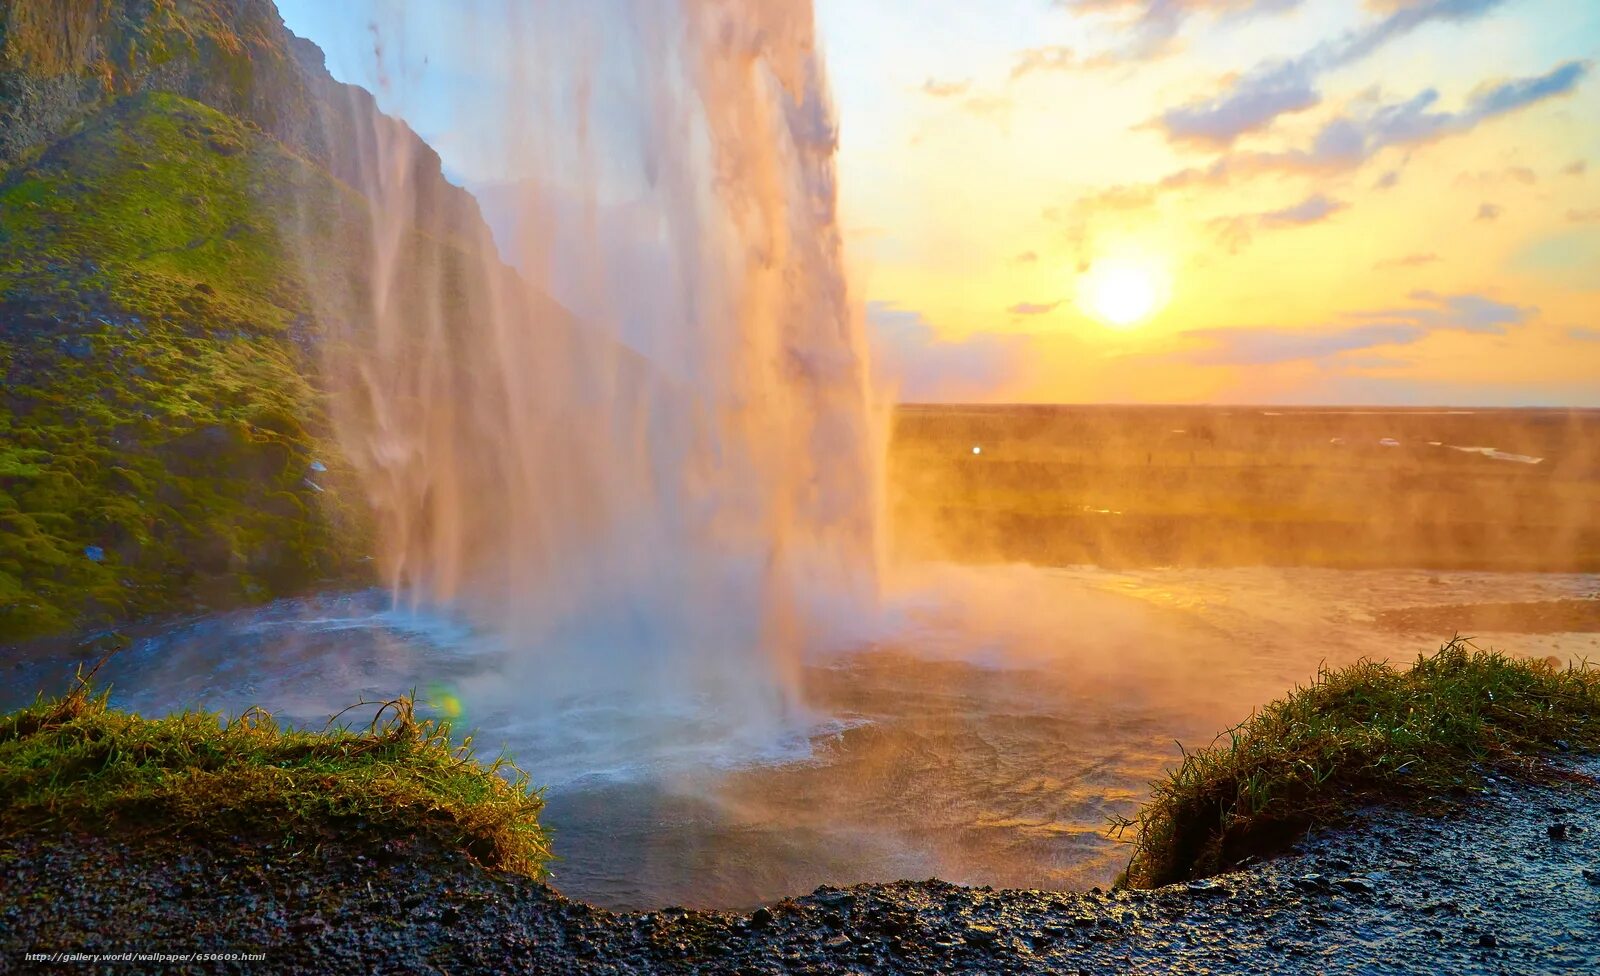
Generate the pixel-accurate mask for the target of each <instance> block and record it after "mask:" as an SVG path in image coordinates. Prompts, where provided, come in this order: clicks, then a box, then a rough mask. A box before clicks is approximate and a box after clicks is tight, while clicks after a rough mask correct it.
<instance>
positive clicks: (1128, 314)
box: [1078, 255, 1172, 329]
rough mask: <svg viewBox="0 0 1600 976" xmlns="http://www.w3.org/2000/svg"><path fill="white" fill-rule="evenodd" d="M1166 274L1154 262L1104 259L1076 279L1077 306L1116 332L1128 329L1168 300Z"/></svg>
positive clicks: (1152, 313)
mask: <svg viewBox="0 0 1600 976" xmlns="http://www.w3.org/2000/svg"><path fill="white" fill-rule="evenodd" d="M1171 291H1172V288H1171V283H1170V282H1169V280H1168V277H1167V274H1166V271H1165V270H1164V269H1163V268H1162V267H1161V265H1159V264H1158V263H1156V262H1155V261H1152V260H1149V259H1146V258H1139V257H1133V256H1126V255H1124V256H1115V257H1105V258H1101V259H1100V260H1098V261H1096V262H1095V263H1094V264H1093V265H1091V266H1090V268H1089V270H1088V271H1085V272H1084V273H1083V274H1082V275H1081V276H1079V278H1078V305H1079V307H1081V308H1082V309H1083V310H1084V311H1085V312H1087V313H1088V314H1090V315H1092V316H1094V317H1095V318H1097V319H1099V320H1100V321H1101V322H1104V323H1105V324H1106V325H1109V326H1111V327H1112V328H1115V329H1131V328H1133V327H1134V326H1136V325H1139V324H1140V323H1142V322H1144V321H1145V320H1147V319H1149V318H1150V317H1151V316H1152V315H1154V314H1156V313H1157V312H1159V311H1161V309H1162V308H1164V307H1165V306H1166V304H1167V301H1168V299H1169V298H1171Z"/></svg>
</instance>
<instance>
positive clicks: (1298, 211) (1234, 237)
mask: <svg viewBox="0 0 1600 976" xmlns="http://www.w3.org/2000/svg"><path fill="white" fill-rule="evenodd" d="M1346 206H1348V205H1347V204H1345V203H1344V202H1343V201H1340V200H1335V199H1333V198H1332V197H1329V196H1327V195H1326V194H1323V193H1314V194H1312V195H1311V196H1309V197H1306V198H1305V199H1304V200H1301V201H1300V202H1299V203H1296V204H1293V205H1292V206H1288V207H1284V208H1283V209H1281V210H1268V211H1266V212H1264V213H1255V214H1239V215H1235V216H1229V217H1216V218H1214V219H1212V220H1211V222H1210V225H1209V226H1210V227H1211V229H1212V230H1213V231H1215V232H1216V234H1217V239H1218V240H1219V241H1221V242H1222V244H1223V245H1224V246H1226V247H1227V248H1228V250H1229V251H1230V252H1232V253H1235V254H1237V253H1238V252H1239V251H1241V250H1243V249H1244V248H1245V247H1246V246H1247V245H1249V243H1250V241H1251V240H1252V239H1253V238H1254V237H1255V233H1256V231H1258V230H1270V229H1274V228H1281V227H1304V226H1306V225H1308V224H1315V223H1320V222H1321V221H1324V220H1327V219H1328V218H1329V217H1331V216H1333V215H1334V214H1336V213H1338V212H1339V211H1341V210H1343V209H1345V207H1346Z"/></svg>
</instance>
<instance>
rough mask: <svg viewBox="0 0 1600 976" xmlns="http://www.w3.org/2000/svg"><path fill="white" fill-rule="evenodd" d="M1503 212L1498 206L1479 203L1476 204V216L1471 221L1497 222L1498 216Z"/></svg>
mask: <svg viewBox="0 0 1600 976" xmlns="http://www.w3.org/2000/svg"><path fill="white" fill-rule="evenodd" d="M1504 212H1505V211H1504V210H1503V209H1502V208H1501V207H1500V205H1499V204H1495V203H1480V204H1478V216H1476V217H1474V218H1473V219H1474V220H1483V221H1491V220H1499V219H1500V215H1501V214H1502V213H1504Z"/></svg>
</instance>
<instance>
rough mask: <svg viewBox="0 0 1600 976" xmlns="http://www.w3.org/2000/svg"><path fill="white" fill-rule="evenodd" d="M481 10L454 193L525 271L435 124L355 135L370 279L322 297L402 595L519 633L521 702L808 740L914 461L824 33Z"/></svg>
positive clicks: (627, 11) (686, 8)
mask: <svg viewBox="0 0 1600 976" xmlns="http://www.w3.org/2000/svg"><path fill="white" fill-rule="evenodd" d="M461 7H462V10H461V14H460V16H461V22H460V29H461V32H462V35H461V37H462V38H466V39H467V40H466V42H465V43H467V44H470V46H471V47H472V50H473V52H474V64H475V66H476V70H478V71H480V72H482V73H484V75H485V76H486V77H487V79H488V80H487V81H486V82H485V83H484V86H483V88H482V95H481V97H476V98H474V99H472V100H471V102H470V103H468V104H463V105H461V106H460V107H459V118H460V120H461V121H460V131H459V132H457V133H452V135H456V136H459V137H460V138H459V143H460V144H461V145H466V146H469V147H470V148H468V149H466V150H461V151H459V152H455V153H453V154H452V160H451V161H452V164H453V165H455V166H459V167H461V169H462V170H464V171H466V172H468V173H471V174H490V175H489V176H488V177H487V178H481V179H477V183H478V188H479V189H480V191H481V192H480V194H479V199H480V202H481V205H482V208H483V216H484V218H485V219H486V220H487V222H488V224H490V225H493V226H494V228H495V232H496V235H497V236H498V241H495V240H493V239H491V237H490V234H489V232H488V231H487V230H486V229H485V227H484V223H483V221H481V220H479V218H478V213H477V209H476V208H475V207H473V206H472V205H471V203H470V201H464V200H458V199H455V198H454V196H453V195H452V193H451V192H450V188H448V187H441V185H440V182H439V178H438V175H437V171H436V162H435V161H434V160H433V157H432V152H431V150H429V149H428V148H427V147H426V146H425V145H424V144H423V143H422V142H421V141H420V140H418V139H417V138H416V137H415V136H414V135H413V134H412V133H411V132H410V130H409V129H408V128H407V127H406V126H404V125H402V124H399V123H396V122H394V121H393V120H389V119H386V118H384V117H381V116H377V115H375V114H373V113H369V116H370V122H369V123H368V124H365V125H360V124H357V125H354V126H352V129H353V130H354V131H351V132H345V133H330V141H343V142H344V143H346V144H347V145H348V146H349V147H350V148H349V149H348V150H347V153H348V154H349V155H350V156H351V158H350V159H349V161H348V162H347V164H346V165H344V166H343V167H342V168H343V169H344V170H345V171H346V172H347V173H348V174H350V175H349V176H347V179H349V180H350V181H351V182H352V183H353V184H354V185H355V187H356V189H358V190H360V191H361V193H362V194H363V196H365V198H366V199H367V200H368V201H370V203H371V206H370V210H369V215H368V216H367V218H366V219H364V220H363V221H360V222H358V223H359V227H358V228H357V230H356V231H355V232H353V233H352V234H351V235H350V236H351V243H350V245H349V246H351V247H359V248H362V249H364V253H367V254H370V257H371V260H370V261H369V262H367V269H366V270H367V273H366V276H365V277H364V278H363V279H362V280H360V281H357V282H348V281H343V282H325V283H324V284H323V286H321V287H319V288H317V289H316V290H317V291H318V292H319V293H321V297H320V298H319V302H318V306H319V317H320V318H321V319H323V320H324V323H323V325H324V329H325V330H326V336H325V339H324V341H323V350H324V362H325V367H326V374H327V377H328V382H329V383H330V385H331V387H332V389H333V400H332V402H333V406H334V410H333V413H334V418H335V426H336V428H337V432H338V436H339V439H340V441H341V444H342V445H343V447H344V450H345V453H346V455H347V457H348V459H349V461H350V463H351V464H352V465H353V467H354V468H355V471H356V473H357V474H358V476H359V480H360V482H361V484H362V485H363V486H364V488H365V491H366V494H367V496H368V499H369V500H370V503H371V507H372V509H373V511H374V513H375V518H376V523H377V540H376V545H377V547H378V553H377V557H378V560H379V563H380V565H381V568H382V572H383V574H384V576H385V578H386V579H387V581H388V582H389V584H390V585H391V586H392V588H393V589H394V592H395V595H396V599H397V600H398V601H399V602H401V603H402V604H405V605H408V606H417V607H428V608H441V607H442V608H448V609H449V610H451V611H453V612H458V613H461V614H464V615H465V616H466V617H467V618H468V619H470V620H472V621H473V622H474V623H475V624H477V625H479V626H481V627H483V628H484V629H485V631H486V632H489V633H492V634H494V635H496V638H497V639H498V640H500V641H502V642H503V644H504V646H505V657H506V659H507V662H508V663H507V666H506V670H505V672H504V673H503V674H501V675H498V676H497V678H496V682H495V684H496V688H495V689H493V690H496V691H504V692H506V693H507V695H508V696H518V697H520V698H522V699H525V698H526V697H527V696H530V695H536V694H543V695H546V696H563V695H581V694H586V693H594V694H597V695H609V696H617V697H620V698H623V699H632V700H646V699H654V700H659V701H664V702H667V703H669V707H676V705H675V704H671V703H680V704H681V703H682V702H684V701H695V702H700V703H705V702H710V703H712V704H713V706H714V708H715V709H716V711H717V713H718V721H723V720H727V721H735V722H739V723H743V724H748V723H749V722H750V721H752V720H754V721H757V722H762V721H767V720H769V719H774V718H777V719H781V718H782V717H783V716H785V715H788V714H790V713H791V712H792V711H793V710H794V708H795V706H796V704H797V701H798V700H797V693H798V692H797V685H796V680H797V673H798V670H797V664H798V659H799V655H800V653H801V652H802V649H803V647H804V646H805V645H806V644H807V642H808V641H809V640H811V639H812V638H813V637H814V634H813V633H812V627H811V619H812V613H811V610H810V609H809V608H810V607H812V606H813V605H817V604H826V605H831V606H839V605H841V603H842V604H846V605H847V604H849V603H851V602H852V601H857V602H860V603H866V602H869V601H871V599H872V598H873V595H874V587H875V585H876V563H877V549H878V544H877V527H876V523H877V520H876V514H877V508H878V498H879V468H880V465H881V456H882V443H881V436H882V428H883V425H882V424H881V423H880V422H879V411H878V410H877V409H876V408H875V405H874V403H873V400H872V394H871V390H870V389H869V380H868V377H869V369H868V364H867V362H866V356H867V346H866V341H865V336H864V332H863V330H864V325H863V322H862V318H861V315H860V311H859V309H858V308H857V307H856V306H855V305H854V304H852V302H851V301H850V298H849V294H848V290H847V286H846V275H845V269H844V265H843V258H842V247H841V235H840V230H839V226H838V218H837V213H836V188H835V171H834V157H835V151H836V147H837V141H838V140H837V126H836V122H835V117H834V113H833V108H832V104H831V102H830V100H829V96H828V91H827V84H826V76H825V72H824V69H823V64H822V60H821V58H820V52H819V51H818V48H817V43H816V37H815V25H814V15H813V11H812V6H811V2H810V0H761V2H748V0H604V2H590V0H566V2H551V3H544V4H535V5H530V4H525V3H516V2H511V0H502V2H483V0H479V2H475V3H471V4H464V5H461ZM406 16H407V15H406V14H405V12H404V11H403V10H402V6H401V5H400V4H394V5H392V6H391V7H390V8H388V11H387V14H386V16H385V17H383V18H381V19H380V21H379V22H378V23H377V24H376V25H375V28H374V32H375V36H376V37H378V38H379V39H380V40H383V39H385V38H391V37H405V38H407V39H406V43H407V44H410V45H416V44H417V43H418V39H417V38H415V37H413V36H410V35H408V34H407V33H406V23H405V20H406ZM424 40H425V39H424ZM457 41H458V42H460V41H461V38H457ZM413 53H414V52H413ZM417 70H422V71H426V70H428V69H427V68H422V69H417ZM397 90H398V89H397ZM352 91H353V90H352ZM349 97H352V98H354V97H359V96H358V95H355V94H351V95H350V96H349ZM401 113H402V114H404V108H403V107H402V109H401ZM335 115H336V117H338V118H341V119H344V118H348V117H351V115H352V113H343V114H340V113H335ZM319 207H320V205H319V204H318V203H317V202H315V201H305V202H304V206H303V207H302V211H303V214H304V216H303V218H302V219H303V221H314V220H317V219H319V217H318V214H319V213H320V209H319ZM497 245H498V246H497ZM502 255H504V259H503V258H502ZM507 261H509V262H511V263H509V264H508V263H506V262H507ZM307 265H308V270H309V271H310V273H311V277H313V278H315V277H316V275H317V271H318V269H317V268H316V267H315V265H316V257H315V254H312V253H308V254H307Z"/></svg>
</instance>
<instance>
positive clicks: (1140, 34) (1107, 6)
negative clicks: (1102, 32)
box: [1054, 0, 1300, 63]
mask: <svg viewBox="0 0 1600 976" xmlns="http://www.w3.org/2000/svg"><path fill="white" fill-rule="evenodd" d="M1054 3H1055V6H1057V7H1061V8H1063V9H1066V10H1070V11H1072V12H1074V13H1078V14H1093V15H1106V16H1110V17H1114V18H1115V19H1116V21H1117V25H1118V27H1119V29H1120V33H1121V34H1122V35H1124V37H1125V40H1124V42H1123V43H1122V44H1121V45H1119V46H1118V47H1117V48H1115V49H1113V50H1111V51H1107V52H1105V53H1104V54H1103V55H1100V56H1099V57H1098V58H1097V60H1098V61H1100V62H1102V63H1106V62H1124V61H1142V60H1147V59H1150V58H1155V57H1160V56H1162V55H1164V54H1167V53H1169V52H1170V51H1171V50H1172V49H1173V42H1174V41H1175V40H1176V38H1177V36H1178V33H1179V31H1181V30H1182V29H1183V26H1184V24H1185V23H1187V22H1188V21H1189V19H1190V18H1192V17H1194V16H1196V15H1199V14H1209V15H1211V16H1213V17H1229V18H1233V19H1243V18H1247V17H1253V16H1256V15H1258V14H1264V13H1277V12H1281V11H1284V10H1289V9H1292V8H1294V7H1297V6H1299V5H1300V0H1054Z"/></svg>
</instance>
